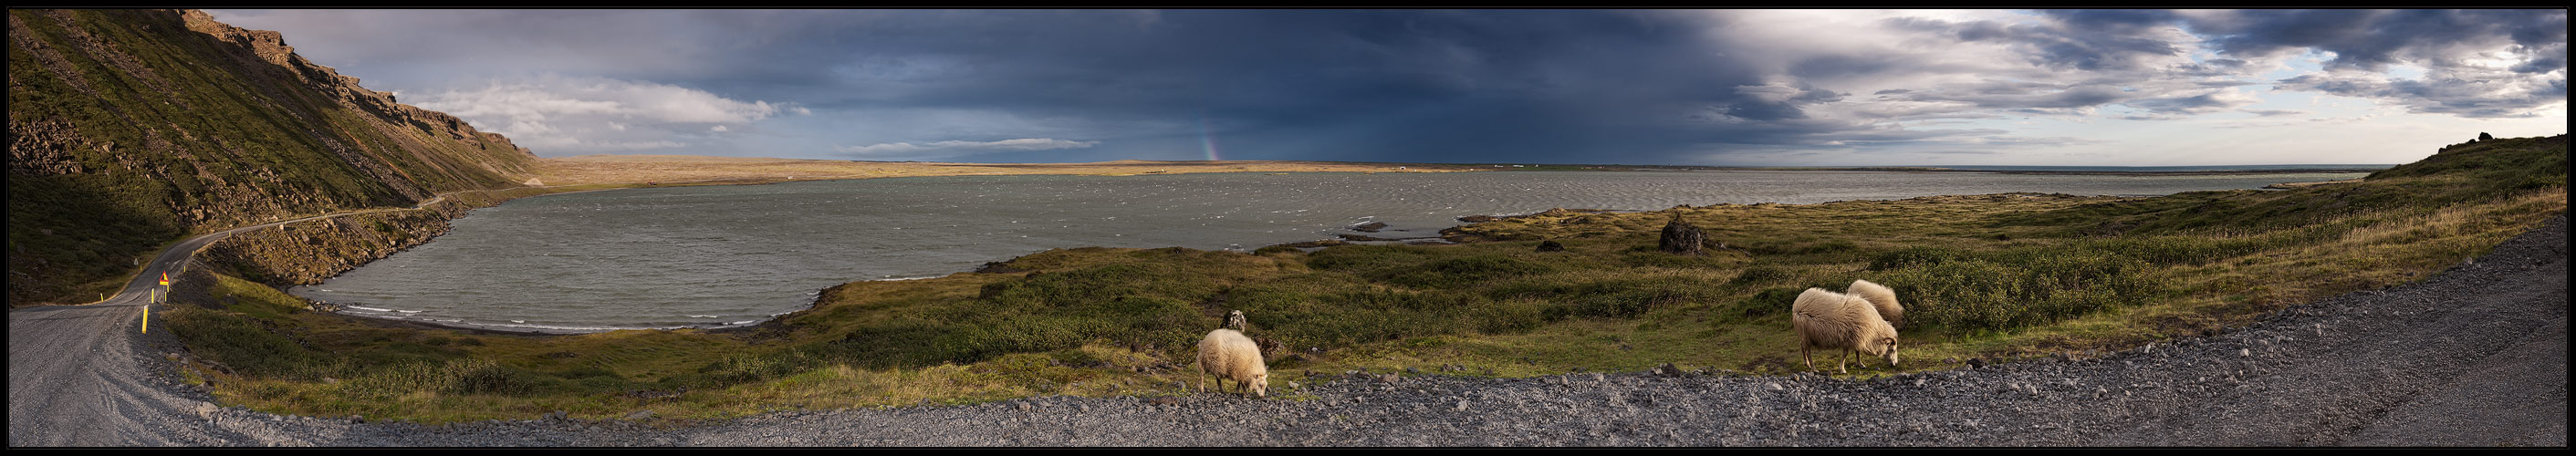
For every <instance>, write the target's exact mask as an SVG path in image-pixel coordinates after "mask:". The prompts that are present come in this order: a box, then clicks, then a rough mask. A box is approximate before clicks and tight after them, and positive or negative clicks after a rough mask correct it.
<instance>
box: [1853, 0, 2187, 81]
mask: <svg viewBox="0 0 2576 456" xmlns="http://www.w3.org/2000/svg"><path fill="white" fill-rule="evenodd" d="M2164 17H2165V15H2162V14H2144V13H2136V14H2131V13H2100V12H2075V13H2071V14H2057V15H2052V16H2049V17H2048V19H2051V20H2047V21H2041V22H2038V23H2029V24H2005V23H2000V22H1995V21H1971V22H1946V21H1939V20H1930V19H1916V18H1896V19H1890V20H1889V23H1890V24H1891V25H1894V26H1897V27H1901V28H1907V29H1913V30H1919V31H1925V32H1936V33H1942V34H1946V35H1948V36H1951V37H1954V38H1957V39H1958V40H1960V41H1966V42H1994V43H2002V44H2007V45H2010V46H2012V47H2014V48H2017V49H2019V50H2021V51H2022V52H2023V56H2024V57H2025V58H2028V59H2030V61H2031V63H2035V64H2040V65H2044V66H2048V67H2051V68H2057V69H2061V70H2079V71H2128V70H2140V69H2150V68H2152V64H2150V63H2147V62H2146V60H2147V59H2150V58H2154V57H2165V56H2174V55H2180V54H2181V53H2182V49H2181V48H2178V47H2175V46H2174V43H2172V42H2170V41H2167V40H2166V39H2165V38H2163V37H2161V36H2158V35H2157V34H2156V30H2155V28H2156V26H2157V25H2158V24H2159V23H2161V21H2162V20H2163V19H2162V18H2164Z"/></svg>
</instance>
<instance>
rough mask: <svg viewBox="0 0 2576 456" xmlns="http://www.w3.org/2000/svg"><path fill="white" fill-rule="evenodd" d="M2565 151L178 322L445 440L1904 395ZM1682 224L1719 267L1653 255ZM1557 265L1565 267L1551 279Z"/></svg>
mask: <svg viewBox="0 0 2576 456" xmlns="http://www.w3.org/2000/svg"><path fill="white" fill-rule="evenodd" d="M2565 144H2566V143H2565V139H2564V137H2563V136H2562V137H2557V138H2551V139H2537V138H2525V139H2505V140H2497V141H2492V142H2482V143H2479V144H2477V145H2472V146H2463V147H2453V148H2450V149H2449V150H2448V151H2447V152H2445V153H2444V154H2442V155H2437V156H2436V157H2435V158H2432V159H2427V160H2426V161H2425V162H2423V163H2418V164H2413V165H2407V166H2401V167H2398V168H2395V169H2391V170H2389V171H2387V172H2383V173H2380V174H2379V175H2376V176H2373V177H2372V178H2371V179H2368V180H2366V181H2364V182H2360V183H2352V184H2336V185H2325V186H2318V187H2312V188H2307V189H2301V190H2291V191H2226V192H2196V193H2188V194H2182V195H2174V196H2167V197H2157V198H2112V197H2068V196H2051V195H1989V196H1969V197H1931V198H1917V199H1911V200H1903V201H1847V202H1838V203H1826V204H1815V205H1776V204H1761V205H1718V206H1708V207H1684V208H1676V209H1672V210H1667V211H1658V212H1651V213H1637V214H1585V213H1564V214H1558V215H1545V216H1533V217H1525V218H1517V219H1508V220H1503V221H1496V222H1489V223H1482V224H1477V225H1473V226H1470V227H1465V228H1463V229H1462V232H1463V233H1464V234H1466V235H1469V236H1472V237H1479V238H1484V239H1488V240H1487V241H1484V242H1473V243H1468V244H1464V245H1457V246H1434V247H1421V246H1341V247H1332V248H1326V249H1323V250H1320V251H1316V252H1314V253H1298V252H1296V251H1294V250H1291V249H1263V250H1262V251H1260V252H1259V253H1257V254H1244V253H1232V252H1208V251H1196V250H1188V249H1177V248H1168V249H1106V248H1082V249H1062V250H1054V251H1049V252H1044V253H1039V254H1033V255H1029V256H1026V257H1022V258H1018V259H1015V260H1012V261H1010V262H1008V263H1007V266H1009V267H1011V268H1016V269H1020V270H1023V271H1019V272H1007V273H959V274H955V275H952V276H949V277H945V278H939V279H928V280H914V281H893V282H875V281H862V282H851V283H848V284H844V285H841V286H836V287H833V288H831V289H828V290H826V292H825V293H824V294H823V296H822V297H821V299H820V300H819V302H818V304H817V306H816V307H815V308H813V309H811V310H807V311H803V312H799V313H795V314H790V315H787V316H784V317H781V318H780V320H779V321H777V322H776V323H775V324H771V325H767V326H764V327H762V328H761V329H759V330H756V331H749V332H739V333H725V334H714V333H708V332H704V331H694V330H678V331H622V332H615V333H607V334H590V335H579V336H544V337H524V336H502V335H474V334H466V333H461V332H455V331H438V330H413V329H396V328H386V327H378V326H375V325H371V324H367V323H364V322H352V321H350V320H347V319H341V318H337V317H333V316H328V315H317V314H313V313H310V312H303V311H300V310H296V309H298V308H300V307H301V304H300V302H298V301H297V300H296V299H294V298H292V297H289V296H285V295H283V294H280V293H277V292H276V291H275V290H274V289H270V288H267V287H264V286H259V285H257V284H252V283H248V282H242V281H238V280H227V281H224V282H223V283H222V286H221V287H220V288H219V289H217V290H215V291H214V292H213V293H212V294H211V295H210V296H212V297H209V298H206V299H204V300H205V301H208V303H209V304H210V307H205V308H185V307H183V310H177V311H172V312H170V313H169V315H170V316H169V317H166V318H170V319H171V323H170V324H171V326H172V327H173V328H177V330H178V331H180V334H182V335H184V336H187V337H190V339H189V343H190V345H191V347H192V348H191V350H192V351H193V352H194V353H196V354H197V356H200V357H202V358H203V359H205V360H207V361H208V362H212V363H220V364H221V365H223V366H225V369H224V370H223V371H219V372H215V373H210V374H208V375H211V376H213V377H216V378H220V379H222V380H223V381H220V382H219V383H218V385H219V386H218V388H217V389H216V390H217V392H218V394H219V395H220V396H221V397H223V398H224V399H225V400H226V401H228V402H235V403H243V404H249V405H252V406H255V407H259V408H262V409H265V410H272V411H279V412H295V413H311V414H347V413H362V414H365V415H367V416H369V417H399V418H407V419H416V420H425V421H449V420H473V419H486V418H509V417H522V418H523V417H528V416H533V415H536V414H540V413H544V412H547V411H552V410H569V411H572V412H573V414H574V415H575V416H581V417H591V418H613V417H618V416H623V415H625V414H627V413H630V412H632V411H634V410H637V409H645V410H653V411H655V412H656V414H657V415H659V416H663V417H675V418H682V419H687V418H705V417H720V416H735V415H740V414H747V413H757V412H763V411H770V410H779V409H790V408H836V407H863V406H885V405H909V404H917V403H925V402H973V401H983V400H992V399H998V398H1006V397H1015V396H1024V395H1031V394H1086V395H1100V394H1169V393H1173V392H1176V391H1177V390H1175V389H1174V388H1173V385H1174V382H1186V381H1189V380H1191V379H1192V378H1193V376H1192V375H1191V374H1190V372H1191V371H1190V370H1189V366H1188V363H1189V359H1190V358H1189V356H1188V350H1189V349H1190V347H1191V344H1192V343H1193V342H1194V341H1195V340H1196V337H1197V336H1198V335H1199V334H1202V333H1204V332H1205V331H1206V330H1207V329H1209V328H1213V327H1215V326H1216V325H1217V324H1218V322H1219V321H1220V320H1219V315H1221V314H1222V313H1223V312H1225V311H1226V310H1232V309H1241V310H1243V311H1245V312H1246V313H1247V314H1248V315H1250V316H1251V319H1252V321H1253V324H1254V328H1253V331H1252V334H1253V335H1255V336H1256V337H1260V338H1267V339H1272V340H1275V341H1278V342H1279V343H1280V345H1283V346H1284V347H1283V348H1285V349H1284V350H1281V351H1277V352H1273V353H1272V356H1273V360H1272V361H1271V366H1272V369H1273V372H1274V374H1273V377H1272V378H1273V382H1274V385H1273V391H1279V392H1283V393H1284V395H1283V397H1286V398H1289V399H1292V400H1293V399H1295V398H1297V397H1299V396H1298V395H1297V394H1296V393H1295V390H1294V389H1293V388H1287V386H1288V385H1287V383H1288V382H1291V381H1300V380H1301V379H1302V377H1301V376H1299V375H1296V374H1297V373H1300V372H1303V371H1315V372H1332V373H1338V372H1341V371H1343V370H1352V369H1366V370H1372V371H1377V372H1388V371H1396V370H1402V369H1404V368H1416V369H1420V370H1421V371H1423V372H1447V373H1452V374H1464V375H1497V376H1526V375H1542V374H1553V373H1562V372H1566V371H1567V370H1570V369H1576V368H1581V369H1588V370H1597V371H1598V370H1614V371H1615V370H1637V369H1644V368H1648V367H1651V366H1655V365H1658V364H1662V363H1676V364H1679V365H1681V366H1683V367H1686V368H1717V369H1730V370H1736V371H1740V372H1750V373H1763V374H1777V373H1786V372H1794V371H1800V370H1803V367H1801V366H1799V361H1798V360H1797V359H1796V358H1797V350H1796V348H1795V345H1794V344H1795V342H1796V341H1795V340H1794V338H1793V336H1792V335H1790V333H1789V331H1788V330H1787V327H1788V323H1787V319H1786V316H1785V309H1786V308H1787V306H1788V302H1789V299H1790V298H1791V297H1793V296H1794V295H1795V293H1796V292H1797V291H1798V290H1802V289H1804V288H1806V287H1810V286H1819V287H1826V288H1830V289H1841V288H1842V285H1843V284H1847V283H1849V282H1850V281H1851V280H1853V279H1859V278H1866V279H1869V280H1872V281H1876V282H1880V283H1885V284H1889V285H1891V286H1893V287H1895V288H1896V289H1897V290H1898V292H1899V293H1900V295H1901V296H1903V297H1904V299H1905V302H1906V305H1907V307H1908V309H1909V311H1908V314H1907V315H1908V319H1909V321H1910V323H1909V327H1908V328H1906V329H1905V330H1904V337H1905V339H1904V340H1905V353H1906V359H1908V360H1909V361H1908V364H1906V365H1905V366H1904V369H1905V370H1926V369H1945V368H1952V367H1956V366H1957V365H1959V364H1960V363H1962V362H1964V361H1965V360H1966V359H1968V358H1973V357H1984V358H1989V359H2009V358H2014V357H2023V356H2037V355H2049V354H2062V353H2073V354H2074V356H2084V355H2083V352H2084V351H2086V350H2091V349H2111V348H2123V347H2127V346H2132V345H2134V344H2137V343H2140V342H2144V341H2151V340H2158V339H2165V338H2172V337H2182V336H2189V335H2194V334H2199V333H2201V332H2203V331H2207V330H2211V329H2215V328H2220V327H2224V326H2228V325H2236V324H2242V323H2244V322H2247V321H2249V320H2250V319H2252V318H2254V317H2257V316H2259V315H2260V314H2261V313H2263V312H2265V311H2268V310H2271V309H2275V308H2278V307H2281V306H2284V305H2288V304H2292V303H2296V302H2302V301H2305V300H2310V299H2314V298H2319V297H2323V296H2328V295H2332V294H2336V293H2343V292H2348V291H2354V290H2362V289H2371V288H2378V287H2385V286H2390V285H2394V284H2398V283H2404V282H2408V281H2412V280H2416V279H2418V278H2421V277H2424V276H2425V275H2427V274H2430V273H2432V272H2436V271H2438V270H2440V269H2441V268H2443V267H2446V266H2448V265H2451V264H2454V263H2457V262H2458V261H2460V259H2462V258H2466V257H2470V256H2474V255H2477V254H2479V253H2482V252H2484V251H2485V250H2486V249H2489V248H2492V246H2493V245H2495V244H2496V243H2498V242H2501V241H2502V240H2503V239H2505V238H2507V237H2510V236H2511V235H2513V234H2517V233H2519V232H2521V231H2523V230H2525V229H2528V227H2530V226H2531V225H2533V224H2534V223H2536V222H2538V221H2539V220H2540V219H2541V218H2542V217H2545V216H2546V215H2548V214H2552V213H2557V212H2562V211H2564V210H2565V207H2566V191H2565V189H2566V187H2565V182H2566V174H2565V172H2566V167H2565V157H2566V146H2565ZM1675 216H1679V217H1681V218H1682V219H1684V220H1687V221H1689V222H1691V223H1694V224H1696V225H1698V226H1701V227H1704V228H1706V229H1707V230H1708V232H1709V237H1710V238H1711V239H1712V240H1713V242H1723V243H1724V247H1723V248H1717V249H1714V250H1712V253H1711V254H1709V255H1706V256H1698V257H1682V256H1673V255H1668V254H1663V253H1659V252H1655V251H1653V245H1654V244H1655V241H1656V239H1655V236H1656V233H1657V232H1658V230H1660V229H1661V228H1662V226H1663V225H1664V223H1665V222H1666V221H1667V220H1670V219H1671V218H1673V217H1675ZM1541 240H1555V241H1558V242H1560V243H1563V244H1564V245H1565V246H1566V247H1567V250H1566V251H1564V252H1552V253H1541V252H1536V251H1534V246H1535V245H1536V244H1537V243H1538V242H1539V241H1541ZM263 325H266V326H270V327H274V328H275V330H257V329H255V327H259V326H263ZM228 328H229V329H228ZM278 360H288V361H283V362H281V361H278ZM1820 361H1823V360H1820ZM1827 364H1828V365H1830V362H1828V363H1827ZM1893 371H1894V370H1892V369H1890V368H1889V367H1888V366H1882V365H1876V364H1868V365H1862V366H1855V367H1854V373H1855V374H1856V375H1864V376H1868V375H1883V374H1886V373H1889V372H1893ZM324 377H331V379H330V380H325V379H324Z"/></svg>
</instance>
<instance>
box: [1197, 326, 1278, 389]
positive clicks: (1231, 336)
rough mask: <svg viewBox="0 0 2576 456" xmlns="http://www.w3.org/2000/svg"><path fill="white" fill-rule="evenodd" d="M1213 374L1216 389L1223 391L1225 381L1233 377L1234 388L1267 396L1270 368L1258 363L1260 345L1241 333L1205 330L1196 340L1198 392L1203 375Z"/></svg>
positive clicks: (1202, 387) (1204, 381) (1227, 330)
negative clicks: (1206, 332)
mask: <svg viewBox="0 0 2576 456" xmlns="http://www.w3.org/2000/svg"><path fill="white" fill-rule="evenodd" d="M1209 375H1215V376H1216V389H1217V391H1225V381H1226V380H1229V379H1231V380H1234V385H1235V387H1237V389H1249V390H1250V391H1251V392H1252V394H1253V395H1254V396H1258V397H1270V394H1269V389H1270V368H1269V367H1268V366H1263V365H1262V364H1261V348H1260V347H1259V346H1256V345H1254V344H1253V343H1252V339H1251V338H1248V337H1243V333H1241V332H1236V331H1235V330H1231V329H1219V330H1215V331H1208V335H1207V338H1205V339H1200V340H1199V383H1198V390H1199V391H1200V392H1206V391H1207V376H1209Z"/></svg>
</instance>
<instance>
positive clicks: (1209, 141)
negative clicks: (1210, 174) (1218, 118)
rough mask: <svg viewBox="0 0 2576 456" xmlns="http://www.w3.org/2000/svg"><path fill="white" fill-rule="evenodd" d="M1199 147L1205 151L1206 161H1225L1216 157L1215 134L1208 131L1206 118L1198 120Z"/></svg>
mask: <svg viewBox="0 0 2576 456" xmlns="http://www.w3.org/2000/svg"><path fill="white" fill-rule="evenodd" d="M1199 147H1200V148H1201V149H1206V150H1207V159H1208V161H1217V160H1224V159H1225V158H1223V157H1218V156H1217V155H1216V134H1215V133H1211V132H1209V131H1208V124H1207V118H1206V117H1200V118H1199Z"/></svg>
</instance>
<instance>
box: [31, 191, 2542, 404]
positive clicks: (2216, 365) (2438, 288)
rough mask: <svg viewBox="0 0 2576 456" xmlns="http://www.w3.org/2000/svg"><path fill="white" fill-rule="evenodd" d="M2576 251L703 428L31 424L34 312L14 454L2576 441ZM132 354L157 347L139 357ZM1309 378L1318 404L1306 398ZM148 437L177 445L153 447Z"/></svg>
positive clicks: (143, 387)
mask: <svg viewBox="0 0 2576 456" xmlns="http://www.w3.org/2000/svg"><path fill="white" fill-rule="evenodd" d="M2567 258H2568V257H2567V225H2566V218H2565V216H2564V215H2559V216H2556V217H2553V218H2552V219H2551V220H2550V221H2549V222H2547V223H2546V224H2545V225H2544V226H2543V227H2542V228H2540V229H2537V230H2534V231H2532V232H2529V233H2526V234H2523V235H2521V236H2519V237H2516V238H2514V239H2513V240H2511V241H2507V242H2506V243H2504V244H2503V245H2502V246H2499V247H2497V248H2496V251H2495V252H2494V253H2491V254H2489V255H2487V256H2484V257H2481V258H2478V259H2475V260H2473V261H2466V262H2463V263H2461V264H2460V265H2457V266H2455V267H2453V268H2451V269H2450V270H2448V271H2445V272H2444V273H2442V274H2440V275H2437V276H2435V277H2433V278H2430V279H2428V280H2425V281H2423V282H2419V283H2415V284H2408V285H2404V286H2399V287H2394V288H2390V289H2385V290H2377V291H2365V292H2358V293H2352V294H2347V295H2343V296H2337V297H2334V298H2329V299H2325V300H2321V301H2318V302H2314V303H2310V304H2305V305H2300V306H2296V307H2292V308H2289V309H2285V310H2283V311H2280V312H2278V313H2275V314H2273V315H2271V316H2268V317H2266V318H2265V319H2263V320H2262V321H2260V322H2259V323H2256V324H2254V325H2252V326H2250V327H2247V328H2242V329H2238V330H2234V331H2229V332H2224V333H2220V334H2217V335H2213V336H2208V337H2202V338H2196V339H2187V340H2179V341H2171V342H2166V343H2159V344H2155V345H2150V346H2145V347H2139V348H2136V349H2132V350H2128V351H2123V352H2118V353H2112V354H2108V355H2105V356H2104V357H2101V358H2096V359H2084V360H2042V361H2033V362H2019V363H2009V364H2002V365H1994V366H1987V367H1984V368H1977V369H1962V370H1953V371H1942V372H1927V373H1916V374H1909V375H1900V376H1893V377H1888V378H1881V379H1877V380H1868V381H1854V380H1843V379H1834V378H1826V377H1819V376H1814V375H1801V376H1791V377H1726V376H1706V375H1692V374H1682V375H1669V376H1668V375H1657V374H1652V373H1620V374H1606V375H1605V374H1594V373H1580V374H1568V375H1559V376H1550V377H1538V378H1525V379H1476V378H1456V377H1442V376H1412V377H1394V378H1389V377H1387V376H1383V375H1371V374H1360V375H1347V374H1337V375H1334V376H1332V377H1331V378H1323V377H1318V378H1277V380H1278V383H1277V384H1278V385H1279V387H1281V388H1279V389H1278V390H1274V394H1276V393H1280V392H1294V393H1300V394H1302V395H1305V396H1311V397H1312V399H1310V400H1305V401H1282V400H1275V399H1274V400H1258V399H1250V398H1244V397H1239V396H1235V395H1224V394H1215V393H1210V394H1200V395H1192V396H1185V397H1175V398H1169V399H1163V400H1164V401H1167V402H1168V403H1159V404H1158V403H1156V402H1155V401H1156V399H1147V398H1082V397H1041V398H1030V399H1020V400H1010V401H1003V402H995V403H988V404H980V405H971V406H955V407H915V408H892V409H863V410H832V411H796V412H778V413H771V414H765V415H760V416H755V417H749V418H743V419H736V420H727V421H722V422H716V423H712V424H705V425H701V426H697V427H690V428H682V429H655V428H651V427H648V426H644V425H640V424H635V423H632V422H626V421H582V420H564V419H538V420H520V421H505V422H480V423H465V424H456V425H447V426H422V425H416V424H409V423H360V422H354V421H352V420H348V419H326V418H309V417H285V416H277V415H269V414H264V413H257V412H250V411H246V410H241V409H235V408H225V407H214V406H211V405H182V404H189V403H188V402H187V401H191V400H202V397H203V396H204V394H203V393H199V392H193V391H191V390H190V389H189V388H185V387H179V386H174V385H175V382H171V381H167V380H118V379H139V378H144V377H149V376H150V375H148V374H144V373H147V372H169V371H170V370H169V368H168V367H166V365H167V362H166V361H162V360H161V359H159V358H158V357H154V356H138V355H136V353H141V352H147V351H152V352H157V351H160V350H164V348H160V347H164V346H166V345H165V344H167V342H166V340H152V339H146V338H138V337H109V338H108V339H112V341H110V342H109V343H105V344H103V345H101V347H103V348H104V349H105V350H104V351H102V352H100V353H101V355H103V356H105V357H103V358H100V359H102V360H105V361H102V362H101V363H100V364H101V365H102V366H101V367H103V368H104V369H100V370H99V372H100V374H99V375H98V376H97V377H98V378H97V379H96V380H97V383H98V384H100V385H101V386H100V387H99V388H98V389H103V390H104V393H105V394H104V396H105V397H106V398H104V399H97V400H98V401H100V403H101V404H104V405H105V406H104V407H99V408H97V409H98V410H102V411H107V412H111V413H108V414H106V415H105V417H104V418H95V417H71V416H63V415H58V414H57V415H43V416H28V415H26V414H25V413H22V412H23V411H22V409H21V408H20V407H19V405H18V404H19V400H20V399H19V396H23V395H27V394H61V393H55V390H51V389H44V390H35V391H30V390H27V389H22V388H21V387H20V385H18V384H17V382H18V381H19V375H20V369H21V367H20V364H19V361H18V360H17V358H20V357H21V356H22V355H26V354H27V353H25V352H22V351H21V350H22V348H21V347H20V345H19V343H18V340H17V336H16V335H15V334H16V332H17V331H18V330H20V329H21V325H22V324H23V323H21V320H22V319H25V318H30V317H23V316H21V315H20V314H19V313H18V312H12V313H11V331H12V336H11V348H10V351H11V353H10V356H11V358H13V359H12V361H11V364H10V372H11V374H10V375H11V378H10V381H11V382H12V384H11V387H10V394H11V396H12V398H11V400H10V404H11V408H10V411H11V413H10V426H9V442H10V445H12V446H22V445H79V446H88V445H250V446H257V445H329V446H375V445H402V446H825V445H829V446H840V445H1029V446H1036V445H1184V446H1351V445H1444V446H1484V445H1510V446H1520V445H1575V446H1642V445H1756V446H1909V445H1974V446H2105V445H2111V446H2132V445H2135V446H2166V445H2188V446H2260V445H2303V446H2304V445H2406V446H2415V445H2425V446H2454V445H2465V446H2499V445H2502V446H2562V447H2563V446H2566V445H2567V348H2566V347H2567V302H2566V301H2567V282H2566V278H2567ZM49 324H50V323H49ZM111 326H112V325H111ZM131 333H132V332H131V331H125V332H123V333H122V334H131ZM156 336H157V335H156ZM113 340H124V341H131V342H130V343H117V342H114V341H113ZM127 345H133V346H138V347H137V348H120V347H124V346H127ZM139 346H150V347H154V348H149V349H144V348H139ZM128 352H133V353H128ZM122 360H132V363H131V365H127V364H120V363H122ZM109 361H114V362H109ZM1289 374H1292V373H1290V372H1276V373H1274V374H1273V375H1274V376H1275V377H1288V376H1289ZM137 375H142V376H137ZM1288 380H1295V381H1298V382H1299V383H1301V384H1304V385H1303V388H1301V389H1296V390H1293V391H1292V390H1291V389H1289V388H1284V386H1286V383H1287V381H1288ZM98 393H100V392H99V391H84V392H81V393H78V394H84V395H86V394H98ZM126 398H135V399H126ZM82 400H84V401H88V400H92V399H82ZM29 422H37V423H32V424H28V423H29ZM137 432H144V433H160V434H159V435H158V436H153V437H141V436H134V435H132V434H133V433H137Z"/></svg>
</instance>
